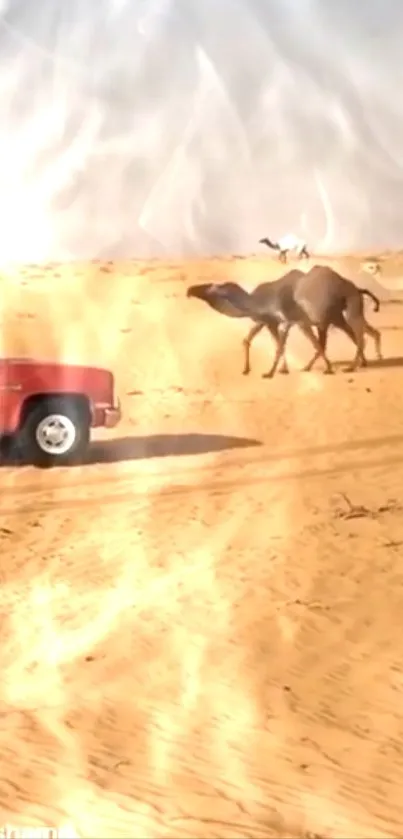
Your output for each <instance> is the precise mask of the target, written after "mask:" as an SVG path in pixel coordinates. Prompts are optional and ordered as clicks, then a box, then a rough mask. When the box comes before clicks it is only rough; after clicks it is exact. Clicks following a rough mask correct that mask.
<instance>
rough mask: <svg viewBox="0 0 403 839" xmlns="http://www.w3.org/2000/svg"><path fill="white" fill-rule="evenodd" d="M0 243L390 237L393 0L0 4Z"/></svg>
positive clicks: (57, 253)
mask: <svg viewBox="0 0 403 839" xmlns="http://www.w3.org/2000/svg"><path fill="white" fill-rule="evenodd" d="M0 9H1V16H0V21H1V22H0V57H1V73H0V111H1V133H0V137H1V156H0V178H1V190H0V217H1V230H2V236H1V252H0V258H1V259H2V260H4V259H6V260H7V259H11V260H14V259H17V260H22V261H26V260H35V261H36V260H38V261H40V260H46V259H70V258H74V259H77V258H91V257H102V258H107V257H109V258H116V257H119V256H120V257H129V256H145V257H147V256H164V255H187V254H192V253H202V254H204V253H205V254H212V253H228V252H235V253H240V252H250V251H254V250H256V249H257V247H258V245H257V240H258V239H259V238H260V237H261V236H262V235H271V236H272V237H274V238H276V237H278V236H281V235H283V234H284V233H287V232H290V231H292V232H294V233H296V234H299V235H302V236H304V237H305V238H306V239H307V240H308V241H309V243H310V246H311V247H312V248H313V249H314V250H316V251H317V252H320V251H327V250H335V249H336V250H337V249H343V250H345V249H350V248H360V249H365V248H376V247H381V248H393V247H401V246H403V201H402V191H403V177H402V159H403V109H402V107H401V97H400V95H399V91H400V90H401V88H402V84H403V64H402V61H401V57H400V50H401V32H402V31H403V5H402V4H400V3H398V2H397V0H366V2H365V3H351V2H350V0H337V2H334V0H270V2H267V0H220V2H219V3H218V2H217V0H203V2H196V0H96V2H94V0H68V2H66V0H36V2H32V0H9V2H7V0H2V2H1V0H0Z"/></svg>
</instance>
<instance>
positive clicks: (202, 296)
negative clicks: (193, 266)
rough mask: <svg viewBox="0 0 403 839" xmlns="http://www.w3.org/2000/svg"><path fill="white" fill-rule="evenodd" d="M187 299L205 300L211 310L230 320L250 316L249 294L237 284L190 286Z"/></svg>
mask: <svg viewBox="0 0 403 839" xmlns="http://www.w3.org/2000/svg"><path fill="white" fill-rule="evenodd" d="M186 296H187V297H195V298H197V300H203V301H204V303H207V305H208V306H210V308H211V309H214V310H215V311H216V312H219V313H220V314H221V315H226V316H227V317H229V318H244V317H247V316H248V311H247V309H248V301H249V294H248V293H247V292H246V291H244V290H243V289H242V288H241V287H240V286H239V285H237V283H231V282H228V283H201V284H200V285H192V286H189V288H188V290H187V292H186Z"/></svg>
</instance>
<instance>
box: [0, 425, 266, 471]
mask: <svg viewBox="0 0 403 839" xmlns="http://www.w3.org/2000/svg"><path fill="white" fill-rule="evenodd" d="M261 445H262V443H261V441H260V440H255V439H249V438H248V437H231V436H228V435H227V434H198V433H196V432H195V433H186V434H149V435H143V436H138V437H134V436H133V437H120V438H117V439H114V440H95V441H93V442H92V443H91V445H90V447H89V449H88V452H87V455H86V457H85V458H84V461H83V462H81V463H80V467H83V466H95V465H97V464H102V463H121V462H123V461H130V460H148V459H150V458H153V457H181V456H182V457H183V456H186V455H197V454H198V455H202V454H209V453H210V454H212V453H214V452H224V451H229V450H231V449H245V448H250V447H252V446H261ZM29 465H31V464H30V463H29V462H28V461H26V460H24V459H23V458H22V456H21V454H19V453H18V450H17V448H16V447H15V446H14V445H13V443H12V442H11V441H10V440H3V441H2V442H1V447H0V466H4V467H7V466H20V467H21V466H29ZM59 468H60V467H59ZM66 468H68V469H72V468H74V467H73V466H68V467H66Z"/></svg>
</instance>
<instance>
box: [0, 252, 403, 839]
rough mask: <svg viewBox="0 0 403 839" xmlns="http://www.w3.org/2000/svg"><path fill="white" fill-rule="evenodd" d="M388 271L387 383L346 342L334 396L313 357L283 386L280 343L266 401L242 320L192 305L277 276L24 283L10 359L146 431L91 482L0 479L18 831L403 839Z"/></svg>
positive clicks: (9, 815) (129, 435)
mask: <svg viewBox="0 0 403 839" xmlns="http://www.w3.org/2000/svg"><path fill="white" fill-rule="evenodd" d="M328 262H329V264H330V265H332V266H333V267H334V268H336V269H337V270H340V271H341V273H342V274H343V275H345V276H347V277H350V278H351V279H353V280H354V281H356V280H357V277H358V270H359V265H360V259H359V258H358V257H357V258H354V257H349V258H347V257H346V259H345V260H344V261H340V262H336V261H334V260H329V261H328ZM382 270H383V273H384V275H385V278H386V280H385V282H387V283H388V292H387V293H386V292H385V295H384V298H383V299H382V300H381V307H380V311H379V313H378V314H377V315H376V326H377V328H379V330H380V331H381V333H382V336H383V355H384V360H383V361H382V360H377V359H375V358H374V352H373V348H372V346H371V343H369V346H368V348H367V350H366V355H367V359H368V368H367V369H366V370H365V371H360V372H359V373H357V374H347V373H345V372H343V371H342V369H341V368H343V367H344V366H345V362H346V361H350V360H351V353H352V344H351V342H350V341H349V340H348V339H347V337H346V336H344V335H343V334H342V333H341V332H338V331H336V330H335V331H334V332H332V331H331V332H329V337H328V352H329V354H330V356H331V358H332V361H333V360H334V361H335V362H337V363H336V375H335V376H329V377H324V376H323V375H322V373H321V372H320V371H319V372H318V373H316V372H311V373H302V372H299V370H300V368H302V367H303V366H304V364H305V363H306V362H307V361H308V359H309V357H310V355H311V354H312V350H311V347H310V346H309V344H308V343H307V342H306V339H305V338H304V336H303V335H301V333H299V332H298V330H295V331H292V332H291V333H290V340H289V345H288V350H287V354H288V360H289V367H290V372H291V375H289V376H287V377H280V376H279V377H275V378H274V379H272V380H270V381H265V380H262V378H261V376H260V373H261V372H264V370H266V369H267V366H268V364H270V362H271V360H272V358H273V355H274V346H273V343H272V341H271V338H270V335H269V333H268V332H267V331H262V332H261V335H260V336H259V337H258V338H257V339H256V342H255V345H254V370H253V374H252V375H250V376H248V377H243V376H242V375H241V364H242V346H241V341H242V339H243V338H244V335H245V321H244V320H243V319H239V320H238V319H229V318H228V319H224V318H220V317H218V316H215V315H214V313H212V312H211V310H209V309H208V307H207V306H206V307H204V306H202V305H200V306H197V305H194V301H192V300H189V299H188V298H187V297H186V289H187V288H188V287H189V286H190V285H192V284H193V285H194V284H196V283H203V282H205V283H211V282H213V281H214V282H223V281H225V280H228V279H230V280H232V281H234V282H236V283H238V284H239V285H242V286H243V287H245V288H248V289H252V288H253V287H254V286H256V285H257V284H259V283H261V282H264V281H266V280H268V279H275V278H276V277H278V276H280V274H281V273H282V272H284V267H283V266H282V265H280V264H279V262H278V260H277V259H276V258H274V259H273V260H272V261H271V260H270V259H268V258H263V257H262V258H255V259H250V260H245V259H239V260H237V259H235V258H234V259H232V260H216V261H213V260H212V261H204V262H196V261H192V262H189V263H187V264H184V265H183V264H182V265H179V264H176V263H170V264H168V263H167V264H160V263H158V262H153V263H150V264H146V263H141V262H127V263H120V264H111V263H108V264H103V263H98V264H91V265H84V264H83V265H76V266H73V267H72V266H69V267H68V266H62V265H57V266H56V265H54V266H51V267H47V268H46V267H44V268H38V266H28V267H26V268H25V269H23V270H21V271H17V270H16V272H15V273H14V274H11V273H10V274H7V275H3V276H2V278H1V292H2V298H3V301H4V303H3V305H4V306H5V307H6V308H7V313H8V315H7V321H6V322H5V325H4V335H3V341H4V353H5V354H6V355H12V356H23V355H32V354H33V348H34V349H35V354H36V355H37V356H38V357H41V358H44V359H46V358H51V359H57V360H59V361H60V360H61V361H68V362H72V363H73V362H77V363H82V364H90V363H94V362H95V363H96V364H97V366H101V367H106V368H107V369H111V370H113V371H114V373H115V374H116V381H117V387H118V391H119V394H120V397H121V403H122V413H123V418H122V421H121V424H120V425H119V426H117V427H116V428H115V429H113V430H104V429H103V430H101V431H99V432H98V434H97V435H96V439H95V441H94V443H93V444H92V447H91V450H90V454H89V457H88V458H87V460H86V462H85V463H84V464H83V465H82V466H79V467H77V468H72V469H54V470H51V471H45V472H44V471H40V470H35V469H33V468H31V467H28V466H20V467H18V466H14V465H10V464H3V466H2V468H1V487H2V492H1V501H0V511H1V528H0V544H1V550H2V585H1V591H0V598H1V607H2V609H1V611H2V639H1V646H0V665H1V672H2V681H1V688H0V698H1V706H0V707H1V716H0V746H1V750H2V754H3V763H2V774H1V782H0V811H1V815H2V819H3V823H4V824H5V823H8V824H13V825H16V826H19V827H20V828H23V827H29V826H31V827H34V826H37V827H40V826H41V825H47V824H49V825H54V826H57V825H63V824H67V823H68V824H72V825H74V829H75V831H76V832H77V834H78V835H79V836H82V837H90V836H104V837H107V836H113V837H122V839H123V837H127V839H129V837H149V839H154V837H166V838H167V839H168V837H169V838H170V839H180V837H195V839H202V837H217V839H226V837H228V839H229V837H234V836H236V837H245V839H246V838H247V837H248V839H267V837H273V839H274V837H284V839H285V837H292V838H293V839H302V837H308V836H318V837H326V839H336V837H340V839H348V837H350V838H351V837H357V839H369V837H379V839H381V837H382V839H385V837H398V836H400V835H401V830H402V825H403V804H402V793H401V791H402V787H403V747H402V736H401V735H402V728H403V712H402V687H403V652H402V643H401V639H402V634H403V610H402V603H401V601H402V594H401V587H402V582H403V572H402V569H401V553H402V545H403V517H402V508H403V495H402V487H403V436H402V415H403V410H402V408H403V395H402V387H401V373H402V370H401V367H402V363H403V362H402V356H403V307H402V306H401V305H400V304H399V302H392V300H393V298H394V297H397V298H398V294H396V295H395V294H394V293H393V288H394V287H395V286H397V285H398V282H399V280H401V277H402V275H403V260H402V258H401V256H399V255H390V256H389V257H388V258H387V259H386V260H385V261H384V262H383V269H382ZM365 280H368V282H370V281H371V278H370V277H369V275H367V276H366V277H365ZM360 284H361V285H364V284H365V285H366V284H367V283H366V282H365V283H364V282H362V283H360ZM55 287H57V289H58V293H57V294H55V293H54V290H55ZM391 289H392V291H391ZM381 291H382V289H381ZM374 293H378V292H377V291H376V290H374ZM88 301H90V302H88ZM237 347H238V350H237ZM237 351H238V352H239V364H237V363H236V358H235V354H236V352H237ZM255 373H256V374H255Z"/></svg>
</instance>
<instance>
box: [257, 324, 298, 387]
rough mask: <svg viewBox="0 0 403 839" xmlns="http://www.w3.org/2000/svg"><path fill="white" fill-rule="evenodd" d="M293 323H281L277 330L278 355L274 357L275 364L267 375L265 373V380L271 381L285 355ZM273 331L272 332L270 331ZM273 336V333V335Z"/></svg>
mask: <svg viewBox="0 0 403 839" xmlns="http://www.w3.org/2000/svg"><path fill="white" fill-rule="evenodd" d="M291 326H292V324H291V323H281V324H279V326H278V328H277V346H276V354H275V356H274V361H273V364H272V366H271V368H270V370H269V371H268V372H267V373H263V379H271V378H272V377H273V376H274V374H275V372H276V370H277V367H278V365H279V362H280V359H281V356H282V355H285V348H286V344H287V338H288V333H289V331H290V329H291ZM270 331H271V330H270ZM272 334H273V333H272Z"/></svg>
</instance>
